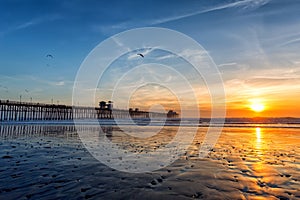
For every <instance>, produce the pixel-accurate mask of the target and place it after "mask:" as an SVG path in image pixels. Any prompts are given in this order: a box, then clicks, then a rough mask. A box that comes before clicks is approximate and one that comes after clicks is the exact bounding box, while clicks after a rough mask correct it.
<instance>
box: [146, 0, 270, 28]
mask: <svg viewBox="0 0 300 200" xmlns="http://www.w3.org/2000/svg"><path fill="white" fill-rule="evenodd" d="M269 1H270V0H240V1H236V2H232V3H227V4H223V5H218V6H215V7H211V8H207V9H201V10H197V11H195V12H192V13H187V14H182V15H176V16H172V17H167V18H162V19H158V20H154V21H153V22H152V23H151V25H157V24H162V23H167V22H171V21H176V20H180V19H184V18H187V17H192V16H195V15H200V14H204V13H208V12H213V11H218V10H223V9H228V8H237V7H239V8H242V9H257V8H259V7H261V6H263V5H265V4H267V3H268V2H269Z"/></svg>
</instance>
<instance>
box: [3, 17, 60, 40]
mask: <svg viewBox="0 0 300 200" xmlns="http://www.w3.org/2000/svg"><path fill="white" fill-rule="evenodd" d="M60 18H61V16H60V15H58V14H53V15H47V16H43V17H38V18H33V19H31V20H29V21H25V22H23V23H20V24H19V25H16V26H12V27H10V28H8V29H7V30H4V31H2V32H0V35H5V34H8V33H11V32H14V31H18V30H22V29H26V28H29V27H32V26H36V25H39V24H42V23H44V22H49V21H54V20H57V19H60Z"/></svg>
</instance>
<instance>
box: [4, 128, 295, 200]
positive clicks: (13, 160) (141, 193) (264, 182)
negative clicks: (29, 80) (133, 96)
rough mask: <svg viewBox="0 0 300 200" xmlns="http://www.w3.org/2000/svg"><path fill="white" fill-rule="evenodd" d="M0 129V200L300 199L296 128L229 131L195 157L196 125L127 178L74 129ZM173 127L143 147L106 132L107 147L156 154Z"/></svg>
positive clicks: (118, 133) (199, 137)
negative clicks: (177, 149) (170, 150)
mask: <svg viewBox="0 0 300 200" xmlns="http://www.w3.org/2000/svg"><path fill="white" fill-rule="evenodd" d="M0 128H1V129H0V130H1V134H0V139H1V140H0V199H109V198H110V199H194V198H199V199H300V191H299V188H300V129H295V128H255V127H251V128H234V127H227V128H224V129H223V133H222V135H221V137H220V138H219V141H218V143H217V145H216V146H215V147H214V148H213V149H212V150H211V152H210V154H209V155H208V157H207V158H205V159H199V158H198V149H199V147H200V145H201V143H202V140H203V137H204V133H205V132H206V130H207V128H203V127H202V128H199V130H198V133H197V136H196V138H195V140H194V143H193V144H192V145H191V147H190V150H189V152H187V154H186V155H184V156H182V157H181V158H180V159H179V160H177V161H176V162H175V163H173V164H172V165H170V166H168V167H166V168H163V169H160V170H157V171H155V172H152V173H143V174H130V173H125V172H119V171H116V170H114V169H111V168H109V167H107V166H105V165H103V164H101V163H100V162H99V161H97V160H96V159H94V158H93V157H92V156H91V155H90V154H89V153H88V151H87V150H86V149H85V148H84V147H83V145H82V143H81V141H80V139H79V137H78V135H77V134H76V130H75V128H74V126H68V125H57V126H52V125H44V126H40V125H27V126H26V125H1V126H0ZM88 129H91V131H97V128H95V127H92V126H91V127H88ZM176 129H177V128H176V127H166V129H165V130H164V131H165V132H164V133H165V134H159V135H158V136H155V137H153V138H152V139H149V140H146V141H147V142H146V143H145V140H134V139H128V138H126V137H125V136H124V135H123V133H122V132H121V131H120V130H119V129H116V128H108V129H107V130H108V132H109V134H110V138H111V140H112V141H113V142H115V143H120V144H122V145H123V146H124V148H128V149H129V150H131V151H133V152H134V151H142V150H143V151H146V150H148V151H153V150H155V148H160V146H163V145H164V144H165V143H167V142H168V141H169V140H170V137H172V136H173V135H174V131H176ZM186 130H187V131H188V128H186ZM128 141H129V142H128ZM142 143H143V145H141V144H142Z"/></svg>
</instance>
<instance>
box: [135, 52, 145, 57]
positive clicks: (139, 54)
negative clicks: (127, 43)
mask: <svg viewBox="0 0 300 200" xmlns="http://www.w3.org/2000/svg"><path fill="white" fill-rule="evenodd" d="M136 55H138V56H141V57H142V58H144V55H143V54H141V53H138V54H136Z"/></svg>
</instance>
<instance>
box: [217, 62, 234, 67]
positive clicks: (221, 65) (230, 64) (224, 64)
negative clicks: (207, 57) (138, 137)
mask: <svg viewBox="0 0 300 200" xmlns="http://www.w3.org/2000/svg"><path fill="white" fill-rule="evenodd" d="M232 65H236V63H235V62H231V63H223V64H220V65H218V67H226V66H232Z"/></svg>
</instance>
